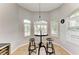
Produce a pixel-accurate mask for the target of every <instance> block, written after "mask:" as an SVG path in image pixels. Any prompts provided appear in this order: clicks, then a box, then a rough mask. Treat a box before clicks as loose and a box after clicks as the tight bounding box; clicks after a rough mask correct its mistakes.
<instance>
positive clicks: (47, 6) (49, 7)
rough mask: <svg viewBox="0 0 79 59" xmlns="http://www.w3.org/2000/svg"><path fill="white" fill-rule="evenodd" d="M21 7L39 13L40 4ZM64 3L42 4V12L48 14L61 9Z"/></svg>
mask: <svg viewBox="0 0 79 59" xmlns="http://www.w3.org/2000/svg"><path fill="white" fill-rule="evenodd" d="M18 5H20V6H21V7H23V8H25V9H28V10H30V11H33V12H38V11H39V3H19V4H18ZM61 5H62V3H40V11H42V12H47V11H51V10H54V9H56V8H58V7H60V6H61Z"/></svg>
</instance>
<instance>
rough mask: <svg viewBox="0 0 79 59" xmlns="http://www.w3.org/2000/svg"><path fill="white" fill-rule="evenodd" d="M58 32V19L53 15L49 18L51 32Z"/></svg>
mask: <svg viewBox="0 0 79 59" xmlns="http://www.w3.org/2000/svg"><path fill="white" fill-rule="evenodd" d="M57 32H58V20H57V19H56V18H54V17H53V19H52V20H51V34H55V35H57Z"/></svg>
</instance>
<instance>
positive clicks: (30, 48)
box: [28, 38, 36, 55]
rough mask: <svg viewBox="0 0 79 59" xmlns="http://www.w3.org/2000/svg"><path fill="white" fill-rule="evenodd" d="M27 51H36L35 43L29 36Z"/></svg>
mask: <svg viewBox="0 0 79 59" xmlns="http://www.w3.org/2000/svg"><path fill="white" fill-rule="evenodd" d="M28 51H29V55H31V54H32V53H36V43H35V39H34V38H31V39H30V41H29V47H28Z"/></svg>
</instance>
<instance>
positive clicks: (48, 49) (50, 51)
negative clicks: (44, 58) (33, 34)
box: [46, 38, 55, 55]
mask: <svg viewBox="0 0 79 59" xmlns="http://www.w3.org/2000/svg"><path fill="white" fill-rule="evenodd" d="M46 40H47V43H46V54H47V55H51V54H54V55H55V50H54V46H53V43H52V39H51V38H47V39H46Z"/></svg>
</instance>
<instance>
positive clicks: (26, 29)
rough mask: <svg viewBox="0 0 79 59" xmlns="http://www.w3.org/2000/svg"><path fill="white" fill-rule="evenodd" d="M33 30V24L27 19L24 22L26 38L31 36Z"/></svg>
mask: <svg viewBox="0 0 79 59" xmlns="http://www.w3.org/2000/svg"><path fill="white" fill-rule="evenodd" d="M30 30H31V22H30V21H29V20H27V19H25V20H24V36H29V35H30Z"/></svg>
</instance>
